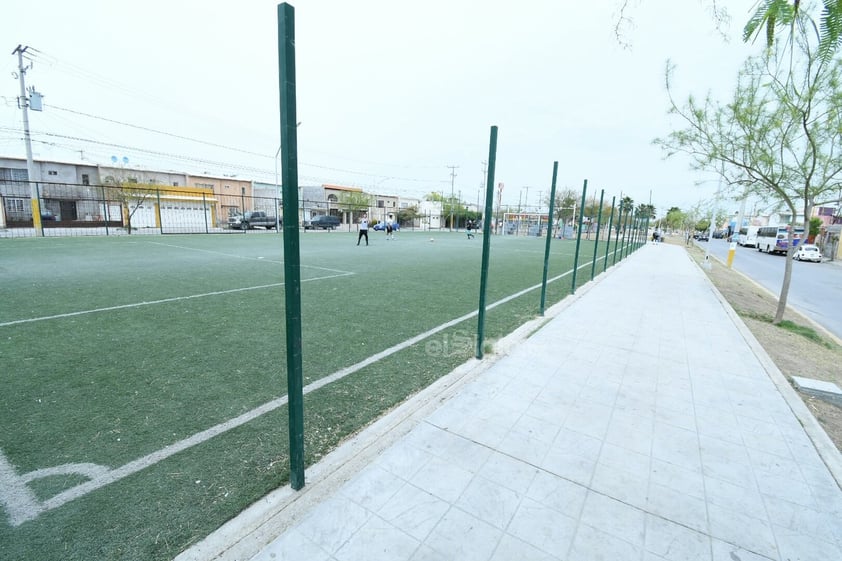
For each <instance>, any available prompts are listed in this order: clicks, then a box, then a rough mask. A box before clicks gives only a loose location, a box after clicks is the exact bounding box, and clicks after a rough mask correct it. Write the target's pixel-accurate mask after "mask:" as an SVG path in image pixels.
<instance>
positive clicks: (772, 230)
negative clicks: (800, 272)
mask: <svg viewBox="0 0 842 561" xmlns="http://www.w3.org/2000/svg"><path fill="white" fill-rule="evenodd" d="M803 235H804V228H794V229H793V231H792V246H793V247H795V246H797V245H798V244H799V242H800V241H801V237H802V236H803ZM788 243H789V226H763V227H762V228H760V229H759V230H758V231H757V251H765V252H766V253H786V250H787V248H788Z"/></svg>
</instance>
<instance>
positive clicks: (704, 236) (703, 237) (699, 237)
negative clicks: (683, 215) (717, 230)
mask: <svg viewBox="0 0 842 561" xmlns="http://www.w3.org/2000/svg"><path fill="white" fill-rule="evenodd" d="M693 239H694V240H696V241H698V242H706V241H709V240H710V238H709V237H708V233H707V232H697V233H696V234H695V235H694V236H693Z"/></svg>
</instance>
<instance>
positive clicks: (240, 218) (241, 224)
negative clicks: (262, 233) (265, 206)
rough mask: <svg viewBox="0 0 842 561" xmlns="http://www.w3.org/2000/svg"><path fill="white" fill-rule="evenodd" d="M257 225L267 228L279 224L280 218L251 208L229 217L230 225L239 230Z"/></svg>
mask: <svg viewBox="0 0 842 561" xmlns="http://www.w3.org/2000/svg"><path fill="white" fill-rule="evenodd" d="M255 226H262V227H263V228H266V229H267V230H270V229H272V228H275V227H276V226H278V220H277V219H276V218H275V217H274V216H269V215H267V214H266V213H265V212H263V211H259V210H251V211H248V212H246V213H244V214H237V215H235V216H231V217H229V218H228V227H229V228H235V229H239V230H250V229H252V228H254V227H255Z"/></svg>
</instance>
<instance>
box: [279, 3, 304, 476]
mask: <svg viewBox="0 0 842 561" xmlns="http://www.w3.org/2000/svg"><path fill="white" fill-rule="evenodd" d="M278 63H279V66H280V81H279V82H280V84H279V85H280V90H281V148H282V150H283V154H282V156H281V177H282V181H283V206H284V216H285V220H284V296H285V300H284V302H285V304H286V343H287V398H288V400H289V483H290V486H291V487H292V488H293V489H295V490H298V489H301V488H302V487H304V384H303V374H302V370H303V368H302V359H301V253H300V247H299V239H298V136H297V131H296V126H295V124H296V122H297V120H296V114H295V106H296V103H295V9H294V8H293V7H292V6H290V5H289V4H287V3H283V4H278Z"/></svg>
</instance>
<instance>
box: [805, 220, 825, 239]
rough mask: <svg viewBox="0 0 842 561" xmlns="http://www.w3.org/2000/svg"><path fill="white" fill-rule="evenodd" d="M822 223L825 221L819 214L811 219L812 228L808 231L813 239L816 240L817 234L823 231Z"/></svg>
mask: <svg viewBox="0 0 842 561" xmlns="http://www.w3.org/2000/svg"><path fill="white" fill-rule="evenodd" d="M822 224H824V222H822V219H821V218H819V217H818V216H814V217H813V218H811V219H810V229H809V230H808V231H807V235H808V237H809V238H810V239H811V240H815V239H816V236H818V235H819V232H821V229H822Z"/></svg>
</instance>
